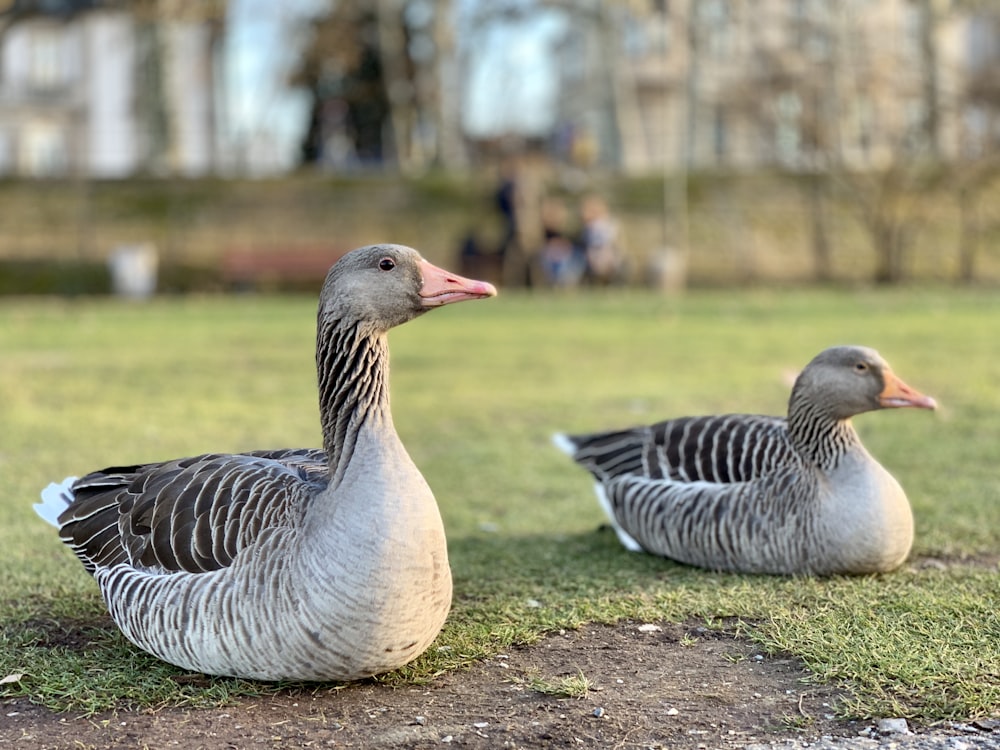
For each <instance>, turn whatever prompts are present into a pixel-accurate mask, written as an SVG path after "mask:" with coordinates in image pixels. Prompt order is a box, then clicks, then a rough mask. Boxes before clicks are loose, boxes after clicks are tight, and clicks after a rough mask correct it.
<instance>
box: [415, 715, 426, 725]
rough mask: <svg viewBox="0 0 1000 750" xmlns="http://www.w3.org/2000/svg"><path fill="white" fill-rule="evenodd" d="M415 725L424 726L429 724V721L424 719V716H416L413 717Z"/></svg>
mask: <svg viewBox="0 0 1000 750" xmlns="http://www.w3.org/2000/svg"><path fill="white" fill-rule="evenodd" d="M413 723H414V724H419V725H420V726H423V725H424V724H426V723H427V719H426V718H424V717H423V716H414V717H413Z"/></svg>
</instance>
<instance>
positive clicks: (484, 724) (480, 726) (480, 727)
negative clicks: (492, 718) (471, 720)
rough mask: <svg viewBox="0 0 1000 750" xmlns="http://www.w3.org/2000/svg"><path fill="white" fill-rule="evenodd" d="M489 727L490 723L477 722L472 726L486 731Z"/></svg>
mask: <svg viewBox="0 0 1000 750" xmlns="http://www.w3.org/2000/svg"><path fill="white" fill-rule="evenodd" d="M489 725H490V723H489V722H488V721H477V722H476V723H475V724H473V725H472V726H474V727H475V728H476V729H485V728H486V727H488V726H489Z"/></svg>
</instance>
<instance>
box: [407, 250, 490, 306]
mask: <svg viewBox="0 0 1000 750" xmlns="http://www.w3.org/2000/svg"><path fill="white" fill-rule="evenodd" d="M420 273H421V275H422V276H423V278H424V285H423V286H422V287H421V288H420V296H421V297H423V299H424V307H441V306H442V305H450V304H451V303H452V302H464V301H465V300H470V299H484V298H486V297H495V296H496V294H497V290H496V287H495V286H493V285H492V284H490V283H489V282H486V281H475V280H474V279H467V278H465V277H463V276H459V275H458V274H455V273H450V272H449V271H445V270H444V269H443V268H438V267H437V266H435V265H434V264H432V263H428V262H427V261H426V260H421V261H420Z"/></svg>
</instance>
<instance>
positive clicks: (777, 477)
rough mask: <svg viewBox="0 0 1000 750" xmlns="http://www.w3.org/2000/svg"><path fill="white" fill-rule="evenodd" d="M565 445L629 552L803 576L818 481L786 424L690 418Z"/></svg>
mask: <svg viewBox="0 0 1000 750" xmlns="http://www.w3.org/2000/svg"><path fill="white" fill-rule="evenodd" d="M568 441H569V443H570V445H571V446H573V448H574V449H575V452H574V454H573V458H574V460H575V461H577V462H578V463H579V464H581V465H582V466H584V467H585V468H587V469H588V470H589V471H590V472H591V473H593V474H594V476H595V478H596V479H597V485H596V489H597V492H598V496H599V499H600V501H601V504H602V506H603V507H604V509H605V511H606V512H607V513H608V516H609V518H611V520H612V523H613V524H614V526H615V529H616V531H617V532H618V535H619V538H621V540H622V542H623V543H624V544H625V546H626V547H629V548H630V549H634V550H637V549H644V550H646V551H649V552H652V553H655V554H659V555H663V556H666V557H670V558H671V559H674V560H678V561H680V562H684V563H687V564H690V565H697V566H700V567H706V568H711V569H716V570H743V571H754V572H781V573H788V572H807V571H806V569H807V568H808V566H809V564H810V563H809V559H810V555H811V554H812V553H813V552H814V550H813V549H812V548H811V540H812V539H814V538H815V537H816V532H815V527H816V523H817V519H816V517H815V515H814V514H811V513H809V512H808V510H807V509H808V506H809V498H810V497H813V496H815V495H816V493H817V491H818V478H817V475H816V474H815V472H813V471H811V470H809V468H808V467H807V465H806V462H804V461H803V459H802V457H801V456H800V454H799V453H798V452H797V451H796V450H795V448H794V446H793V445H792V442H791V440H790V438H789V435H788V428H787V422H786V420H785V419H783V418H780V417H769V416H762V415H751V414H728V415H719V416H706V417H684V418H680V419H673V420H667V421H664V422H658V423H656V424H653V425H650V426H647V427H637V428H633V429H630V430H622V431H615V432H606V433H595V434H591V435H582V436H581V435H577V436H570V437H569V438H568ZM629 540H631V543H630V541H629Z"/></svg>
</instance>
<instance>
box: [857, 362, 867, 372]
mask: <svg viewBox="0 0 1000 750" xmlns="http://www.w3.org/2000/svg"><path fill="white" fill-rule="evenodd" d="M854 371H855V372H868V365H866V364H865V363H864V362H858V363H857V364H856V365H854Z"/></svg>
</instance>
